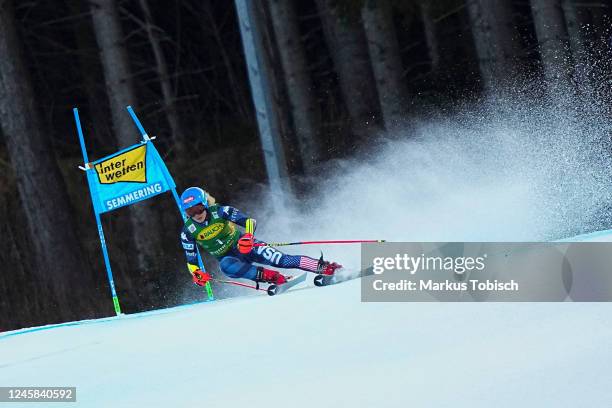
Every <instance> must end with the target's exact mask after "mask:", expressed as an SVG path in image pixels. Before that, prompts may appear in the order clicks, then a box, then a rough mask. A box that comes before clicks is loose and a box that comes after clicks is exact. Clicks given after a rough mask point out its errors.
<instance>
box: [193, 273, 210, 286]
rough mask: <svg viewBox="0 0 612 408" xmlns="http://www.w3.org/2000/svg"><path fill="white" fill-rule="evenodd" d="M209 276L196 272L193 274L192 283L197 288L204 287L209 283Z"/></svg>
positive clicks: (208, 274)
mask: <svg viewBox="0 0 612 408" xmlns="http://www.w3.org/2000/svg"><path fill="white" fill-rule="evenodd" d="M210 279H211V276H210V273H208V272H204V271H203V270H200V269H198V270H196V271H194V272H193V283H195V284H196V285H198V286H204V285H206V284H207V283H208V281H210Z"/></svg>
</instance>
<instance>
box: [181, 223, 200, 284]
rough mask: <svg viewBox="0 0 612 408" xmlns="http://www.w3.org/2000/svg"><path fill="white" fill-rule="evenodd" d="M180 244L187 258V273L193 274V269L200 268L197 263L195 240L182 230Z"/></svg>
mask: <svg viewBox="0 0 612 408" xmlns="http://www.w3.org/2000/svg"><path fill="white" fill-rule="evenodd" d="M181 245H182V246H183V250H184V251H185V257H186V258H187V269H188V270H189V273H191V274H192V275H193V273H194V272H195V271H197V270H198V269H200V266H199V264H198V253H197V252H196V241H195V239H193V237H191V236H190V235H189V234H187V233H186V232H185V231H182V232H181Z"/></svg>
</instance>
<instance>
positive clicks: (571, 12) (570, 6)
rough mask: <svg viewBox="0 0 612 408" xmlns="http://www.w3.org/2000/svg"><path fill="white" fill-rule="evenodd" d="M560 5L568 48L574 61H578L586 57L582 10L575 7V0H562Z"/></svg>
mask: <svg viewBox="0 0 612 408" xmlns="http://www.w3.org/2000/svg"><path fill="white" fill-rule="evenodd" d="M561 7H562V8H563V13H564V16H565V22H566V23H567V32H568V34H569V40H570V49H571V50H572V56H573V60H574V61H579V60H581V59H583V58H586V57H587V52H586V49H585V46H584V44H585V42H584V41H585V36H584V32H583V30H584V27H583V25H584V16H583V15H584V14H585V13H584V11H579V10H578V8H577V7H576V3H575V0H562V2H561Z"/></svg>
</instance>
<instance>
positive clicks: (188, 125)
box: [0, 0, 610, 331]
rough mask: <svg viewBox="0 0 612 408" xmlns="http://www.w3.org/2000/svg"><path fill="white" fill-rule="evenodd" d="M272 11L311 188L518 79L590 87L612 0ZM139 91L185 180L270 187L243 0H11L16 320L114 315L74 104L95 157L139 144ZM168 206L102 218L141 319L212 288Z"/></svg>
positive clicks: (301, 167)
mask: <svg viewBox="0 0 612 408" xmlns="http://www.w3.org/2000/svg"><path fill="white" fill-rule="evenodd" d="M256 4H257V9H258V22H259V24H261V26H262V27H263V28H264V37H265V41H264V48H265V53H266V56H267V60H268V62H269V66H270V72H269V75H270V77H271V78H273V84H272V85H273V89H272V92H273V95H274V102H275V104H276V110H277V112H278V117H279V122H280V129H281V133H282V138H283V141H284V148H285V151H286V154H287V158H288V170H289V173H290V174H291V175H292V176H295V177H293V179H294V180H293V181H294V187H295V188H296V190H297V191H298V194H307V193H308V191H309V185H310V184H309V183H310V182H312V181H313V180H316V177H317V176H320V175H321V173H322V172H323V171H324V168H325V163H326V162H328V161H329V160H331V159H334V158H338V157H346V156H349V155H354V154H357V153H359V152H360V151H363V150H365V148H366V147H367V146H368V143H370V142H371V141H373V140H375V138H376V137H377V135H379V134H381V131H383V130H387V131H389V132H390V133H392V132H393V130H394V129H398V128H401V129H406V128H408V129H409V126H410V119H411V118H415V117H417V116H420V115H423V114H427V113H430V112H440V111H446V112H449V111H452V109H453V106H455V105H457V104H458V103H461V102H464V101H469V100H474V99H476V98H479V97H482V96H484V95H486V94H487V93H488V92H491V91H493V90H496V91H499V92H503V90H509V89H512V83H513V81H515V80H516V78H517V77H518V76H520V77H523V78H527V79H534V78H536V79H540V80H545V81H541V82H542V83H546V84H548V89H549V91H551V92H554V90H558V89H564V90H567V89H570V90H571V92H583V90H584V86H583V85H584V82H585V81H584V78H580V76H582V75H585V73H584V70H581V69H580V67H581V66H585V65H587V64H586V63H585V61H597V62H602V61H603V62H606V61H608V59H609V54H608V50H609V40H610V38H609V35H608V33H607V27H608V26H609V19H608V15H609V12H610V4H609V3H608V2H606V1H584V2H582V1H578V0H576V1H572V0H531V1H528V0H522V1H519V0H439V1H427V0H389V1H366V0H361V1H359V0H300V1H296V0H285V1H280V0H261V1H258V2H257V3H256ZM600 65H602V66H604V67H605V66H607V65H606V63H603V64H600ZM598 75H603V76H604V78H605V76H607V75H609V72H608V71H606V70H603V71H602V72H600V73H599V74H598ZM588 79H589V78H587V81H586V82H587V83H588V82H589V81H588ZM600 79H601V78H600ZM578 81H580V83H581V86H580V87H578V86H576V84H577V82H578ZM599 83H602V82H599V81H593V87H597V86H598V85H596V84H599ZM603 83H606V82H605V81H604V82H603ZM605 91H606V90H605V89H603V90H602V89H596V92H605ZM128 104H131V105H132V106H134V108H135V110H136V112H137V113H138V114H139V116H140V118H141V120H142V121H143V123H144V126H145V128H146V129H147V130H148V131H149V133H150V134H153V135H156V136H158V139H157V140H156V145H157V147H158V149H159V151H160V152H161V153H162V155H164V156H165V157H164V158H165V159H166V161H167V164H168V166H169V168H170V170H171V172H172V174H173V175H174V177H175V180H176V181H177V184H178V188H179V190H181V189H183V188H184V187H187V186H189V185H194V184H195V185H202V186H204V187H205V188H206V189H208V190H209V191H211V192H213V194H214V195H215V196H216V197H217V198H218V199H219V200H220V201H222V202H226V203H232V202H235V201H237V200H239V199H240V198H241V197H244V196H245V194H246V193H247V192H254V191H255V192H256V191H257V189H258V188H260V187H261V186H263V185H265V184H266V182H267V178H266V173H265V166H264V162H263V155H262V151H261V147H260V144H259V139H258V133H257V123H256V121H255V115H254V110H253V104H252V100H251V93H250V87H249V82H248V78H247V74H246V65H245V60H244V55H243V52H242V42H241V38H240V31H239V25H238V21H237V16H236V10H235V7H234V2H233V1H212V0H210V1H209V0H182V1H180V0H176V1H163V2H162V1H154V0H130V1H112V0H91V1H80V0H54V1H8V0H0V125H1V126H0V170H1V171H0V191H1V195H0V220H1V222H0V272H1V273H0V331H3V330H9V329H14V328H19V327H27V326H32V325H40V324H44V323H53V322H60V321H66V320H70V319H82V318H90V317H98V316H108V315H111V314H112V313H113V309H112V302H111V300H110V294H109V288H108V283H107V280H106V274H105V270H104V266H103V265H104V264H103V260H102V255H101V251H100V246H99V240H98V235H97V230H96V227H95V221H94V217H93V210H92V208H91V204H90V199H89V194H88V190H87V185H86V179H85V175H84V174H83V173H82V172H80V171H79V170H78V169H77V167H76V166H77V165H78V164H82V157H81V153H80V149H79V144H78V139H77V135H76V130H75V126H74V121H73V117H72V111H71V109H72V107H75V106H77V107H79V109H80V113H81V119H82V122H83V127H84V132H85V135H86V140H87V143H88V151H89V154H90V159H91V160H93V159H97V158H100V157H102V156H104V155H107V154H110V153H112V152H114V151H116V150H117V149H118V148H120V147H124V146H127V145H129V144H132V143H135V142H136V141H137V140H139V135H138V132H137V130H136V128H135V126H134V125H133V123H132V122H131V119H130V118H129V116H128V114H127V112H126V111H125V106H126V105H128ZM151 201H153V202H154V203H153V204H154V205H150V204H151V203H143V204H139V205H136V206H133V207H131V208H130V209H125V208H124V209H121V210H118V211H115V212H113V213H110V214H107V215H105V216H104V217H103V223H104V229H105V232H106V236H107V243H108V245H109V251H110V255H111V260H112V266H113V271H114V275H115V282H116V286H117V290H118V294H119V298H120V300H121V302H122V308H123V310H124V311H125V312H127V313H130V312H136V311H140V310H146V309H152V308H160V307H165V306H172V305H176V304H179V303H181V302H182V301H184V300H185V299H187V298H193V299H197V298H198V297H203V295H202V294H201V291H200V290H198V289H197V288H195V287H193V285H192V284H191V281H190V279H189V275H188V274H187V272H186V269H185V267H184V260H183V255H182V251H181V248H180V244H179V242H178V239H177V232H178V231H179V228H180V225H179V224H180V222H179V216H178V213H177V210H176V208H175V207H174V202H173V200H172V199H171V197H170V196H169V194H166V195H164V197H163V198H162V199H156V200H151ZM245 210H247V211H248V208H245ZM218 289H219V290H218V291H217V293H218V295H221V296H223V292H222V288H218Z"/></svg>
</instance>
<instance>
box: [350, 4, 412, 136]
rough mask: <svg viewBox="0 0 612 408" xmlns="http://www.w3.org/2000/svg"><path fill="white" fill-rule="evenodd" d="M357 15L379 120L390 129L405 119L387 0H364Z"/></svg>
mask: <svg viewBox="0 0 612 408" xmlns="http://www.w3.org/2000/svg"><path fill="white" fill-rule="evenodd" d="M361 17H362V19H363V26H364V28H365V35H366V39H367V42H368V50H369V54H370V62H371V64H372V71H373V72H374V78H375V80H376V89H377V90H378V100H379V103H380V110H381V113H382V118H383V122H384V125H385V127H386V128H387V129H390V128H393V127H395V126H398V125H400V124H401V123H402V122H403V121H404V120H405V112H406V104H407V103H408V98H407V91H406V89H405V86H404V81H403V80H402V72H403V68H402V61H401V59H400V52H399V45H398V41H397V35H396V33H395V24H394V23H393V10H392V8H391V4H390V3H389V2H387V1H382V2H378V1H376V0H368V1H366V2H365V3H364V5H363V7H362V9H361Z"/></svg>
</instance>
